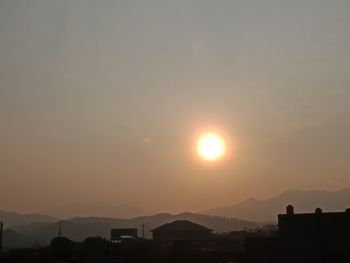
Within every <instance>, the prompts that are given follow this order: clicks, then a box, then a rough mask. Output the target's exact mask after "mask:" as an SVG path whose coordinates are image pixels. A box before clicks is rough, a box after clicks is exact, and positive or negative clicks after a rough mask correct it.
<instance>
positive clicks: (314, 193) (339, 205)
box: [0, 188, 350, 248]
mask: <svg viewBox="0 0 350 263" xmlns="http://www.w3.org/2000/svg"><path fill="white" fill-rule="evenodd" d="M288 204H292V205H293V206H294V208H295V212H296V213H303V212H309V213H312V212H314V210H315V208H317V207H321V208H322V209H323V211H324V212H328V211H330V212H331V211H345V209H346V208H348V207H350V189H349V188H344V189H341V190H338V191H324V190H311V191H303V190H290V191H286V192H283V193H281V194H280V195H278V196H275V197H272V198H269V199H265V200H259V199H256V198H248V199H246V200H244V201H243V202H240V203H237V204H234V205H230V206H224V207H219V208H214V209H209V210H205V211H201V212H199V213H181V214H175V215H172V214H167V213H162V214H155V215H151V216H137V217H130V218H113V217H92V216H88V217H86V216H85V217H82V216H80V217H75V218H71V219H66V220H62V219H61V218H56V217H52V216H47V215H42V214H19V213H15V212H5V211H0V220H1V221H3V222H4V223H5V227H6V229H5V231H4V247H5V248H14V247H26V246H33V245H47V244H49V242H50V241H51V239H52V238H54V237H56V236H57V235H58V223H57V222H58V221H60V220H62V221H61V225H62V232H63V235H64V236H66V237H68V238H70V239H72V240H75V241H82V240H84V239H85V238H87V237H89V236H101V237H104V238H107V239H108V238H109V235H110V229H111V228H124V227H133V228H137V229H138V231H139V235H140V236H141V235H142V230H141V229H142V225H144V229H145V232H144V234H145V237H146V238H150V237H151V230H152V229H154V228H155V227H158V226H160V225H162V224H165V223H168V222H172V221H175V220H179V219H186V220H189V221H192V222H194V223H197V224H201V225H203V226H206V227H208V228H211V229H213V230H214V231H215V232H230V231H234V230H241V229H244V228H250V229H252V228H256V227H259V226H262V225H264V224H266V223H261V222H270V223H271V222H276V221H277V214H279V213H284V212H285V207H286V206H287V205H288ZM132 210H133V209H132ZM136 210H137V209H136ZM136 210H133V213H134V212H136ZM101 211H102V210H101ZM140 211H144V210H140ZM94 212H95V213H97V210H95V211H92V214H94ZM76 213H77V214H79V211H76ZM86 213H87V212H86ZM114 213H117V210H115V211H114ZM97 214H98V213H97ZM83 215H86V214H83ZM124 216H126V214H124ZM238 218H239V219H238ZM258 222H259V223H258Z"/></svg>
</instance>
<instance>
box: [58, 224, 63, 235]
mask: <svg viewBox="0 0 350 263" xmlns="http://www.w3.org/2000/svg"><path fill="white" fill-rule="evenodd" d="M58 237H62V225H61V221H59V222H58Z"/></svg>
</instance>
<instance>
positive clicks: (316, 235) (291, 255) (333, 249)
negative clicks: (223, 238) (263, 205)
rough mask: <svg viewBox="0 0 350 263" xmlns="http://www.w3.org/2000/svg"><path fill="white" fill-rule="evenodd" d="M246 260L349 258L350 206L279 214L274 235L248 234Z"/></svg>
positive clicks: (339, 259) (260, 261) (272, 262)
mask: <svg viewBox="0 0 350 263" xmlns="http://www.w3.org/2000/svg"><path fill="white" fill-rule="evenodd" d="M245 253H246V258H247V262H259V263H263V262H269V263H274V262H344V263H345V262H350V210H346V211H345V212H332V213H323V211H322V209H320V208H317V209H316V210H315V213H302V214H295V213H294V208H293V207H292V206H291V205H289V206H287V209H286V214H279V215H278V232H277V235H276V236H274V237H265V238H247V239H246V242H245Z"/></svg>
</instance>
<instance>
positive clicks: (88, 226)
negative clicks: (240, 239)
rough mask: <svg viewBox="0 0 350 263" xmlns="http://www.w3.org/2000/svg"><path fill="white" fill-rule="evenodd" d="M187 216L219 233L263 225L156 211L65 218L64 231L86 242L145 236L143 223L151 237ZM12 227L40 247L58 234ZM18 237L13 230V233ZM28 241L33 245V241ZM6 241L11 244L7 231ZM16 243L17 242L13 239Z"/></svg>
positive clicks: (51, 225)
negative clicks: (133, 232)
mask: <svg viewBox="0 0 350 263" xmlns="http://www.w3.org/2000/svg"><path fill="white" fill-rule="evenodd" d="M180 219H185V220H189V221H192V222H194V223H197V224H201V225H203V226H206V227H208V228H211V229H213V230H214V231H215V232H231V231H235V230H241V229H244V228H249V229H253V228H256V227H259V226H261V225H262V224H261V223H256V222H251V221H246V220H239V219H234V218H223V217H215V216H208V215H199V214H193V213H181V214H177V215H172V214H165V213H164V214H156V215H153V216H143V217H135V218H132V219H117V218H99V217H81V218H73V219H70V220H64V221H61V229H62V234H63V235H64V236H66V237H68V238H69V239H71V240H74V241H83V240H84V239H85V238H87V237H94V236H100V237H103V238H106V239H109V238H110V230H111V228H137V229H138V232H139V236H142V225H144V235H145V237H146V238H151V237H152V234H151V230H152V229H154V228H156V227H158V226H160V225H163V224H165V223H169V222H172V221H175V220H180ZM11 230H13V231H15V233H16V234H17V235H16V236H15V237H16V238H17V239H19V237H18V236H21V237H22V239H21V240H25V241H28V242H31V243H32V244H36V245H39V246H42V245H48V244H49V243H50V241H51V240H52V239H53V238H54V237H57V235H58V223H57V222H47V223H43V222H41V223H32V224H27V225H19V226H12V227H11ZM11 234H12V236H14V234H13V233H11ZM28 242H27V244H28V245H29V243H28ZM4 243H5V245H6V244H7V243H10V241H8V240H7V236H6V233H4ZM12 243H14V242H12Z"/></svg>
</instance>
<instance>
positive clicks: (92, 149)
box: [0, 0, 350, 212]
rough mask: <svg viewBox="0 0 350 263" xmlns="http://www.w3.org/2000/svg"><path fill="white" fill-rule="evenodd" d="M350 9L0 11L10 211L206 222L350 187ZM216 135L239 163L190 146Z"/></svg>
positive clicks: (237, 4)
mask: <svg viewBox="0 0 350 263" xmlns="http://www.w3.org/2000/svg"><path fill="white" fill-rule="evenodd" d="M349 14H350V1H348V0H332V1H331V0H327V1H326V0H307V1H306V0H293V1H292V0H289V1H287V0H172V1H170V0H138V1H136V0H114V1H113V0H108V1H107V0H99V1H96V0H59V1H58V0H56V1H55V0H16V1H14V0H0V176H1V183H0V209H2V210H6V209H7V210H16V211H22V212H23V211H40V212H45V211H47V210H48V208H49V207H55V206H60V205H64V204H69V203H71V202H97V201H101V202H105V203H108V204H116V205H117V204H130V205H137V206H141V207H144V208H145V209H148V210H152V211H170V212H178V211H183V210H192V211H198V210H201V209H205V208H211V207H215V206H222V205H226V204H231V203H235V202H238V201H240V200H242V199H244V198H246V197H249V196H256V197H259V198H266V197H270V196H273V195H275V194H278V193H280V192H281V191H284V190H286V189H292V188H301V189H315V188H322V189H337V188H342V187H347V186H350V119H349V113H350V16H349ZM206 127H215V128H217V129H218V130H220V131H223V132H224V133H225V134H226V136H228V137H229V138H230V140H231V141H232V145H233V151H232V152H233V153H232V156H231V158H229V159H228V160H226V161H224V162H221V163H220V164H218V165H215V166H209V165H206V164H204V163H203V162H200V161H198V160H196V158H195V157H194V156H193V147H194V143H195V142H194V138H195V136H196V134H197V133H198V132H199V131H200V130H202V129H203V128H206Z"/></svg>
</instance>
